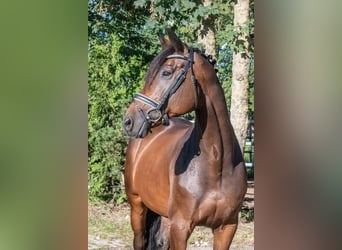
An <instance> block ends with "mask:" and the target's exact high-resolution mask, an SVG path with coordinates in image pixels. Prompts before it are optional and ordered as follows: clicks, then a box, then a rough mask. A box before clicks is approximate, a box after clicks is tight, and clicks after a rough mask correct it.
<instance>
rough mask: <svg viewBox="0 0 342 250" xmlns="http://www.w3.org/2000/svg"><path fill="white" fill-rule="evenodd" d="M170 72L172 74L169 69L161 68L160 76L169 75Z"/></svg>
mask: <svg viewBox="0 0 342 250" xmlns="http://www.w3.org/2000/svg"><path fill="white" fill-rule="evenodd" d="M171 74H172V72H171V71H169V70H163V71H162V76H170V75H171Z"/></svg>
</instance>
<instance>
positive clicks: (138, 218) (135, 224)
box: [130, 198, 147, 250]
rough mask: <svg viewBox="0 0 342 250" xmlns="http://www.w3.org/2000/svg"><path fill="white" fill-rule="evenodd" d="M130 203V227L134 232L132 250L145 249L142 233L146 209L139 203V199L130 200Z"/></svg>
mask: <svg viewBox="0 0 342 250" xmlns="http://www.w3.org/2000/svg"><path fill="white" fill-rule="evenodd" d="M130 203H131V226H132V229H133V232H134V239H133V246H134V250H143V249H144V248H145V239H144V231H145V224H146V212H147V208H146V207H145V205H144V204H143V203H142V202H141V201H140V198H136V199H134V200H130Z"/></svg>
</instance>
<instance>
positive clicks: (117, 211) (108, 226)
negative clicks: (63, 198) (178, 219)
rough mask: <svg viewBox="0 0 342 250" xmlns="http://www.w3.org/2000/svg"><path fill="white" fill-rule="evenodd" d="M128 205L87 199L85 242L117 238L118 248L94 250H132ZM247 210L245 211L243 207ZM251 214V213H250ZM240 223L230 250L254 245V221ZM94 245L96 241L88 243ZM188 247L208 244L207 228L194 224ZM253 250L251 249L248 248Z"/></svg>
mask: <svg viewBox="0 0 342 250" xmlns="http://www.w3.org/2000/svg"><path fill="white" fill-rule="evenodd" d="M129 209H130V208H129V206H128V205H120V206H116V207H113V206H110V205H109V204H108V203H104V202H100V201H90V202H89V205H88V234H89V235H90V237H89V241H94V239H98V240H99V241H100V240H101V241H107V242H108V243H110V242H114V241H117V242H118V243H120V246H119V247H110V248H109V247H108V246H102V247H101V246H98V247H96V249H116V250H125V249H132V247H131V246H132V240H133V233H132V230H131V225H130V218H129ZM246 211H247V212H249V211H248V210H246ZM253 211H254V210H253ZM253 214H254V212H253ZM241 221H242V222H240V224H239V227H238V230H237V233H236V235H235V237H234V239H233V243H232V249H246V248H245V247H246V246H250V247H252V246H253V245H254V222H253V221H252V222H248V223H244V222H243V220H241ZM90 243H92V244H96V242H90ZM188 243H189V246H191V249H194V247H206V246H211V245H212V233H211V229H209V228H205V227H196V228H195V230H194V232H193V233H192V235H191V237H190V239H189V241H188ZM249 249H253V248H249Z"/></svg>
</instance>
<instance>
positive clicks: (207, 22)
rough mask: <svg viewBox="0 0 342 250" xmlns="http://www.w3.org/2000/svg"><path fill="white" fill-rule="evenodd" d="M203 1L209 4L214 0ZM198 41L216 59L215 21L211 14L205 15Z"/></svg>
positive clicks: (204, 3) (206, 4)
mask: <svg viewBox="0 0 342 250" xmlns="http://www.w3.org/2000/svg"><path fill="white" fill-rule="evenodd" d="M202 3H203V5H204V6H209V5H211V4H212V3H213V0H203V1H202ZM198 42H199V43H202V44H203V45H204V49H205V52H206V54H207V55H211V56H212V57H213V58H215V59H216V42H215V22H214V19H213V18H212V17H211V16H206V17H204V19H203V21H202V24H201V28H200V33H199V34H198Z"/></svg>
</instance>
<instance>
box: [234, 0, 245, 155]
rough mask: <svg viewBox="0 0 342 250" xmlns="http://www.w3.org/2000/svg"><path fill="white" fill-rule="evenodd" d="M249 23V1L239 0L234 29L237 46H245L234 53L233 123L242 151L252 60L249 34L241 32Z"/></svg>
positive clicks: (236, 5)
mask: <svg viewBox="0 0 342 250" xmlns="http://www.w3.org/2000/svg"><path fill="white" fill-rule="evenodd" d="M248 22H249V0H237V1H236V4H235V5H234V28H235V30H236V31H238V34H239V36H238V39H237V41H236V44H237V45H238V44H243V45H244V46H243V47H244V49H243V51H234V53H233V65H232V71H233V76H232V78H233V79H232V96H231V107H230V113H231V122H232V125H233V128H234V130H235V133H236V136H237V139H238V141H239V144H240V147H241V149H243V147H244V144H245V140H246V136H247V126H248V86H249V85H248V75H249V66H250V58H249V51H248V47H249V46H248V36H249V34H246V33H242V32H240V31H241V29H242V28H244V27H246V26H247V25H248Z"/></svg>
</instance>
